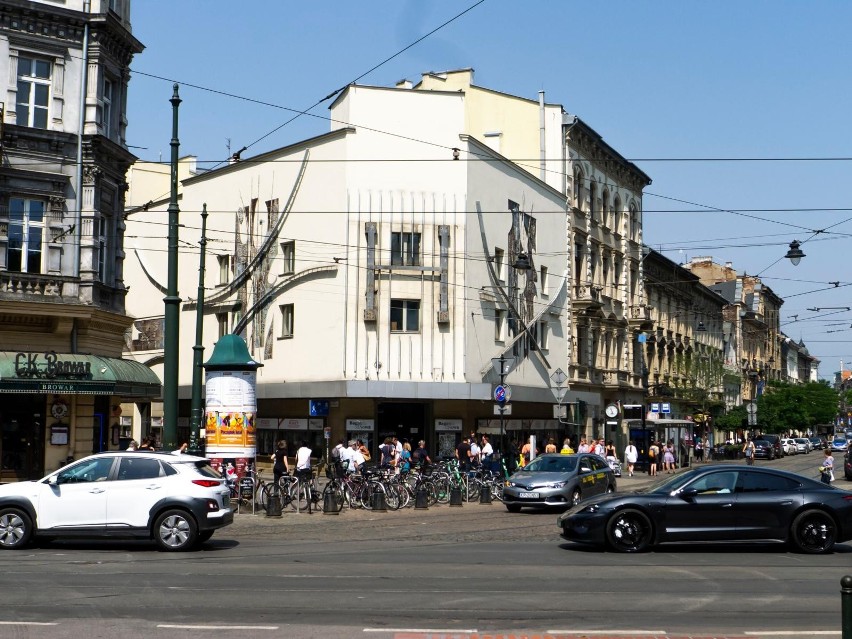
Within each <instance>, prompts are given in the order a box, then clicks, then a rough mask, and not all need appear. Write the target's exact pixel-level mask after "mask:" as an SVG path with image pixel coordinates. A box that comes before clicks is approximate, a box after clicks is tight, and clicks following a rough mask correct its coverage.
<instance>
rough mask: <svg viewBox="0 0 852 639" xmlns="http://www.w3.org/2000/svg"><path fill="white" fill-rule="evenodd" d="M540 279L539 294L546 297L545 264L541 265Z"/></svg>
mask: <svg viewBox="0 0 852 639" xmlns="http://www.w3.org/2000/svg"><path fill="white" fill-rule="evenodd" d="M540 281H541V295H542V297H547V296H548V292H547V291H548V281H547V267H546V266H542V267H541V278H540Z"/></svg>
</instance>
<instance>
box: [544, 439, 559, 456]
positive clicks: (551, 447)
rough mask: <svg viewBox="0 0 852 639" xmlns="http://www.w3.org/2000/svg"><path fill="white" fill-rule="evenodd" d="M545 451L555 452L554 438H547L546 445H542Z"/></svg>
mask: <svg viewBox="0 0 852 639" xmlns="http://www.w3.org/2000/svg"><path fill="white" fill-rule="evenodd" d="M544 452H545V453H555V452H556V440H555V439H553V437H551V438H550V439H548V440H547V445H546V446H545V447H544Z"/></svg>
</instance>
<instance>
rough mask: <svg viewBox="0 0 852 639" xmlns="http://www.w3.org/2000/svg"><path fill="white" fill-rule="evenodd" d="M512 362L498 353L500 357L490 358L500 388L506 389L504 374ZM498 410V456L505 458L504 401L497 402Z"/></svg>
mask: <svg viewBox="0 0 852 639" xmlns="http://www.w3.org/2000/svg"><path fill="white" fill-rule="evenodd" d="M512 362H513V360H511V359H506V356H505V355H504V354H503V353H500V357H492V358H491V366H492V367H493V368H495V369H497V374H498V375H499V376H500V386H501V387H502V388H504V389H505V388H506V374H507V373H508V370H507V369H508V368H510V367H511V365H512ZM497 405H498V410H499V411H500V454H501V455H503V457H504V458H505V456H506V422H505V417H504V415H505V412H506V399H505V398H504V399H502V400H498V401H497Z"/></svg>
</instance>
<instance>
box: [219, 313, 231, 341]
mask: <svg viewBox="0 0 852 639" xmlns="http://www.w3.org/2000/svg"><path fill="white" fill-rule="evenodd" d="M216 324H217V325H218V327H219V337H225V335H227V334H228V333H229V332H230V331H229V330H228V314H227V313H216Z"/></svg>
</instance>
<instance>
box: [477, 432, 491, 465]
mask: <svg viewBox="0 0 852 639" xmlns="http://www.w3.org/2000/svg"><path fill="white" fill-rule="evenodd" d="M493 455H494V448H493V447H492V446H491V440H489V439H488V435H483V436H482V450H481V451H480V457H481V458H482V462H483V463H484V464H490V463H491V462H492V461H494V458H493Z"/></svg>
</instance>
